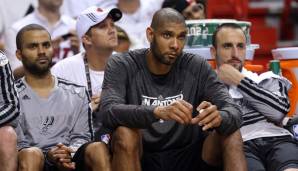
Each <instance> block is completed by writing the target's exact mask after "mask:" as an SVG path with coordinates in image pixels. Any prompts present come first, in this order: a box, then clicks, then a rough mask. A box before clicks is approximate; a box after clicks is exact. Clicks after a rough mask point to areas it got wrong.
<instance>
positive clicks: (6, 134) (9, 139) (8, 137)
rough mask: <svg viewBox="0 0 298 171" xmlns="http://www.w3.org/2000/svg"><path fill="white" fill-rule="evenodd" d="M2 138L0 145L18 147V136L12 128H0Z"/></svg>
mask: <svg viewBox="0 0 298 171" xmlns="http://www.w3.org/2000/svg"><path fill="white" fill-rule="evenodd" d="M0 137H1V138H0V144H7V145H4V147H7V146H10V145H16V143H17V134H16V132H15V130H14V129H13V127H11V126H3V127H0ZM0 147H1V146H0Z"/></svg>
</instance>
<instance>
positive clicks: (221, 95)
mask: <svg viewBox="0 0 298 171" xmlns="http://www.w3.org/2000/svg"><path fill="white" fill-rule="evenodd" d="M206 68H207V69H206V70H205V71H206V75H205V78H206V81H205V85H204V97H205V98H204V99H207V101H210V102H211V103H212V104H214V105H216V106H217V108H218V110H219V111H220V114H221V116H222V123H221V125H220V126H219V127H218V128H217V129H216V130H217V132H218V133H220V134H222V135H228V134H231V133H232V132H234V131H235V130H237V129H239V128H240V125H241V123H242V113H241V109H240V107H239V106H238V105H237V104H236V103H235V102H234V101H233V99H232V97H231V96H230V95H229V92H228V89H227V87H226V86H225V85H224V84H223V83H222V82H220V81H219V79H218V78H217V74H216V73H215V72H214V70H213V69H212V68H211V66H210V65H208V64H206Z"/></svg>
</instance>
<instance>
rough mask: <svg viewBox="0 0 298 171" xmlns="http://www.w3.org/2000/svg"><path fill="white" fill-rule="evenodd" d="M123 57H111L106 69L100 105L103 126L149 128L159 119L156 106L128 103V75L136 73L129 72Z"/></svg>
mask: <svg viewBox="0 0 298 171" xmlns="http://www.w3.org/2000/svg"><path fill="white" fill-rule="evenodd" d="M121 58H123V56H113V57H111V58H110V59H109V62H108V64H107V67H106V70H105V76H104V82H103V87H102V93H101V105H100V113H101V114H102V117H103V126H104V127H106V128H110V129H114V128H116V127H118V126H126V127H133V128H147V127H149V126H150V125H151V124H152V123H153V122H155V121H157V120H158V119H157V118H155V117H154V115H153V110H154V108H155V107H154V106H142V105H130V104H127V102H126V89H127V86H129V83H128V75H129V74H134V73H128V72H129V71H128V70H127V68H126V67H125V64H124V61H121Z"/></svg>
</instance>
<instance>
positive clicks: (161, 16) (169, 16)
mask: <svg viewBox="0 0 298 171" xmlns="http://www.w3.org/2000/svg"><path fill="white" fill-rule="evenodd" d="M167 23H178V24H180V23H181V24H184V25H185V26H186V24H185V20H184V17H183V16H182V15H181V14H180V13H179V12H178V11H176V10H174V9H172V8H162V9H160V10H158V11H157V12H156V13H155V14H154V16H153V19H152V22H151V28H153V29H155V30H157V29H158V28H160V27H163V26H164V24H167Z"/></svg>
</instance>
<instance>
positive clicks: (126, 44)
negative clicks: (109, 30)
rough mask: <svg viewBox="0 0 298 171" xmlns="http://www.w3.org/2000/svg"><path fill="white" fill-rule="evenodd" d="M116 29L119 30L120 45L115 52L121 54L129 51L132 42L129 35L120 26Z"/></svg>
mask: <svg viewBox="0 0 298 171" xmlns="http://www.w3.org/2000/svg"><path fill="white" fill-rule="evenodd" d="M116 29H117V37H118V45H117V46H116V47H115V49H114V50H115V51H116V52H119V53H122V52H127V51H129V48H130V45H131V42H130V39H129V37H128V35H127V33H126V32H125V30H123V29H122V28H121V27H119V26H116Z"/></svg>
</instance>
